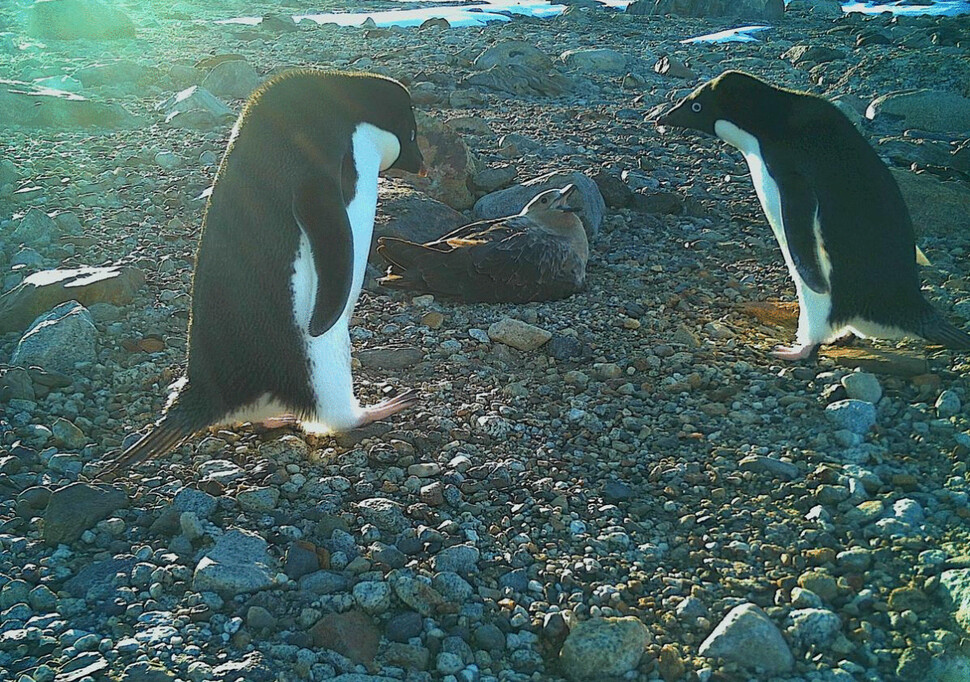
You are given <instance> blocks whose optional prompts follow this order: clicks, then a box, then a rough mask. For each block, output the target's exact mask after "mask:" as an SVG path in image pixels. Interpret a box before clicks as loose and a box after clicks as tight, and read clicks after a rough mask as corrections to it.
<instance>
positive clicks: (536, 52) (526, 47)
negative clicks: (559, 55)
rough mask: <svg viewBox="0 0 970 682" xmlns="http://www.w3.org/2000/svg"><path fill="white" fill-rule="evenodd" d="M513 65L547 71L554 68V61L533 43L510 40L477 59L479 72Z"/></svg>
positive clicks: (494, 46) (476, 63) (486, 51)
mask: <svg viewBox="0 0 970 682" xmlns="http://www.w3.org/2000/svg"><path fill="white" fill-rule="evenodd" d="M511 65H518V66H526V67H528V68H530V69H535V70H536V71H545V70H546V69H550V68H552V59H550V58H549V56H548V55H547V54H546V53H545V52H543V51H542V50H540V49H539V48H537V47H535V46H534V45H532V44H531V43H527V42H524V41H521V40H509V41H506V42H504V43H498V44H497V45H493V46H492V47H490V48H488V49H487V50H485V51H484V52H482V53H481V54H480V55H478V57H477V58H476V59H475V68H477V69H478V70H479V71H485V70H486V69H490V68H492V67H493V66H511Z"/></svg>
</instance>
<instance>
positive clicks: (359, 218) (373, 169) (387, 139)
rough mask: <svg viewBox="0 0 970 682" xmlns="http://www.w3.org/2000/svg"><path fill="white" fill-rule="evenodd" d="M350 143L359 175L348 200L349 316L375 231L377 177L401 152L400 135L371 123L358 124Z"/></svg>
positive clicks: (345, 315) (354, 302)
mask: <svg viewBox="0 0 970 682" xmlns="http://www.w3.org/2000/svg"><path fill="white" fill-rule="evenodd" d="M351 145H352V147H351V154H352V157H353V163H354V170H355V171H356V174H357V178H356V182H355V185H354V194H353V199H351V201H350V203H349V204H347V218H348V220H349V221H350V228H351V231H352V232H353V240H354V279H353V283H352V285H351V290H350V296H349V298H348V299H347V306H346V308H345V309H344V315H343V317H344V318H346V319H347V320H349V319H350V314H351V313H352V312H353V310H354V306H355V305H356V303H357V297H358V296H360V290H361V287H362V286H363V284H364V271H365V270H366V268H367V256H368V253H369V252H370V243H371V238H372V237H373V233H374V216H375V215H376V213H377V177H378V174H379V173H380V172H381V170H382V169H384V168H386V167H387V166H390V165H391V164H392V163H394V161H395V160H396V159H397V155H398V153H399V152H400V144H399V143H398V141H397V136H395V135H394V134H393V133H389V132H387V131H386V130H381V129H380V128H378V127H376V126H373V125H371V124H370V123H360V124H358V125H357V127H356V128H355V129H354V132H353V134H352V136H351ZM388 158H390V160H389V161H388Z"/></svg>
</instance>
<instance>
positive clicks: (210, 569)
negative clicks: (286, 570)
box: [192, 528, 276, 597]
mask: <svg viewBox="0 0 970 682" xmlns="http://www.w3.org/2000/svg"><path fill="white" fill-rule="evenodd" d="M268 547H269V545H268V544H267V542H266V540H264V539H263V538H261V537H260V536H259V535H256V534H255V533H251V532H248V531H244V530H239V529H236V528H234V529H232V530H230V531H229V532H228V533H225V534H224V535H222V536H221V537H220V538H219V539H218V540H217V541H216V544H215V545H214V546H213V547H212V549H210V550H209V551H208V552H207V553H206V555H205V556H204V557H202V559H201V560H200V561H199V563H198V565H197V566H196V567H195V575H194V576H193V579H192V588H193V589H194V590H197V591H199V592H206V591H209V592H217V593H218V594H220V595H222V596H224V597H234V596H236V595H237V594H247V593H249V592H258V591H259V590H265V589H267V588H269V587H272V585H273V576H274V575H275V574H276V571H275V570H274V569H273V560H272V558H271V557H270V555H269V552H268Z"/></svg>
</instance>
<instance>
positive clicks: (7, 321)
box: [0, 266, 145, 334]
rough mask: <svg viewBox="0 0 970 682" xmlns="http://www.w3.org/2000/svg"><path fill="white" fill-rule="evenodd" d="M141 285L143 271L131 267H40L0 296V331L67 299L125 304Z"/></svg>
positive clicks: (18, 325)
mask: <svg viewBox="0 0 970 682" xmlns="http://www.w3.org/2000/svg"><path fill="white" fill-rule="evenodd" d="M144 284H145V273H144V272H142V271H141V270H139V269H138V268H134V267H131V266H107V267H99V268H77V269H72V270H44V271H42V272H37V273H34V274H33V275H30V276H29V277H27V279H25V280H24V281H23V282H21V283H20V284H18V285H17V286H16V287H14V288H13V289H11V290H10V291H8V292H7V293H5V294H3V295H0V334H3V333H6V332H10V331H20V330H23V329H26V328H27V326H28V325H29V324H30V323H31V322H32V321H33V320H34V319H36V317H37V316H38V315H40V314H41V313H43V312H44V311H46V310H50V309H51V308H53V307H54V306H56V305H58V304H60V303H65V302H67V301H77V302H79V303H81V304H82V305H85V306H90V305H94V304H95V303H110V304H111V305H125V304H126V303H129V302H131V300H132V298H134V295H135V292H136V291H138V290H139V289H140V288H141V287H142V286H143V285H144Z"/></svg>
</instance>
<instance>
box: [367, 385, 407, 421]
mask: <svg viewBox="0 0 970 682" xmlns="http://www.w3.org/2000/svg"><path fill="white" fill-rule="evenodd" d="M417 402H418V392H417V391H415V390H413V389H412V390H409V391H405V392H404V393H402V394H401V395H397V396H394V397H393V398H390V399H389V400H384V401H382V402H379V403H377V404H376V405H372V406H371V407H368V408H365V409H364V414H363V416H362V417H361V418H360V423H359V424H357V428H360V427H362V426H367V425H368V424H372V423H374V422H376V421H380V420H381V419H386V418H387V417H390V416H391V415H394V414H397V413H398V412H402V411H404V410H406V409H408V408H409V407H411V406H412V405H414V404H415V403H417Z"/></svg>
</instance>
